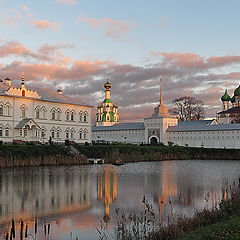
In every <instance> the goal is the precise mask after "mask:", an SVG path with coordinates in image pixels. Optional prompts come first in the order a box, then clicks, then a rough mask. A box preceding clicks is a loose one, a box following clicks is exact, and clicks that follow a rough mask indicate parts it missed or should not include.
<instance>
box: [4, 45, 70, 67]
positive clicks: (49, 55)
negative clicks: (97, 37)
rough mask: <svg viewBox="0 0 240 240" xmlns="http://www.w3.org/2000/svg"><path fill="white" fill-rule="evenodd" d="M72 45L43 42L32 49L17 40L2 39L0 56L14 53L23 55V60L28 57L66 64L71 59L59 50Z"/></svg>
mask: <svg viewBox="0 0 240 240" xmlns="http://www.w3.org/2000/svg"><path fill="white" fill-rule="evenodd" d="M0 43H1V42H0ZM73 47H74V46H73V45H70V44H56V45H49V44H43V45H41V46H40V47H39V49H37V50H32V49H29V48H27V47H26V46H24V45H22V44H21V43H19V42H17V41H8V42H5V41H2V45H0V58H3V57H8V56H10V55H15V56H19V57H23V58H24V59H25V60H27V59H29V58H30V59H31V60H32V59H35V60H37V61H45V62H51V63H53V62H56V63H59V64H68V63H71V62H73V60H72V59H71V58H70V57H68V56H64V55H63V53H62V51H61V50H62V49H63V48H73Z"/></svg>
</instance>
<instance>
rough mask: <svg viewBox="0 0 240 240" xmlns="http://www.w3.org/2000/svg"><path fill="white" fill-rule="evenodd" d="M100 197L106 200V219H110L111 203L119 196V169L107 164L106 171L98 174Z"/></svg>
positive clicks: (103, 200)
mask: <svg viewBox="0 0 240 240" xmlns="http://www.w3.org/2000/svg"><path fill="white" fill-rule="evenodd" d="M97 193H98V199H100V200H101V201H102V202H104V219H105V221H106V222H107V221H108V220H109V207H110V204H111V203H112V202H113V201H114V200H115V199H116V198H117V170H116V168H111V166H106V167H105V168H104V172H102V173H101V174H100V175H99V176H98V185H97Z"/></svg>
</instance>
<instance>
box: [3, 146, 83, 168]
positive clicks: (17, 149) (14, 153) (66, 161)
mask: <svg viewBox="0 0 240 240" xmlns="http://www.w3.org/2000/svg"><path fill="white" fill-rule="evenodd" d="M86 162H87V159H86V157H84V156H74V155H73V154H71V152H70V151H69V150H68V149H67V148H66V147H65V146H64V145H33V144H32V145H15V144H4V145H0V167H21V166H49V165H75V164H84V163H86Z"/></svg>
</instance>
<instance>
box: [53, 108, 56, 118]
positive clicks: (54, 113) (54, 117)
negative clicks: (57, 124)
mask: <svg viewBox="0 0 240 240" xmlns="http://www.w3.org/2000/svg"><path fill="white" fill-rule="evenodd" d="M55 117H56V116H55V110H52V120H55Z"/></svg>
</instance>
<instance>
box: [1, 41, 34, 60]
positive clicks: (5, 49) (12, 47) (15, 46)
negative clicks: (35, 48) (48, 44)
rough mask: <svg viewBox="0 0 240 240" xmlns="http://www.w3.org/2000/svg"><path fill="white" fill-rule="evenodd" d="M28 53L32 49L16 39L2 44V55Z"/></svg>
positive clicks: (25, 54) (24, 54)
mask: <svg viewBox="0 0 240 240" xmlns="http://www.w3.org/2000/svg"><path fill="white" fill-rule="evenodd" d="M28 54H30V49H28V48H27V47H25V46H23V45H22V44H20V43H19V42H16V41H10V42H7V43H5V44H4V45H2V46H0V57H6V56H8V55H19V56H27V55H28Z"/></svg>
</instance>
